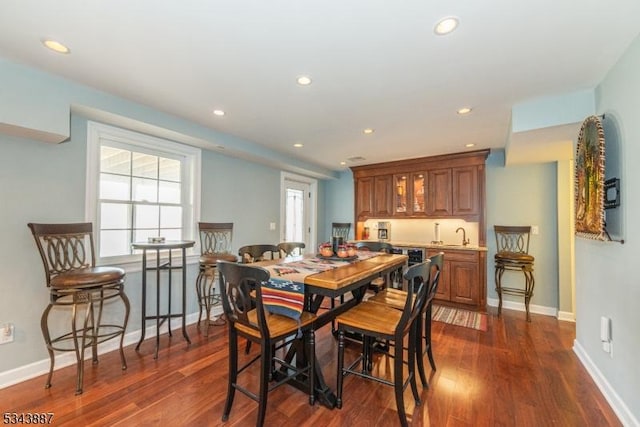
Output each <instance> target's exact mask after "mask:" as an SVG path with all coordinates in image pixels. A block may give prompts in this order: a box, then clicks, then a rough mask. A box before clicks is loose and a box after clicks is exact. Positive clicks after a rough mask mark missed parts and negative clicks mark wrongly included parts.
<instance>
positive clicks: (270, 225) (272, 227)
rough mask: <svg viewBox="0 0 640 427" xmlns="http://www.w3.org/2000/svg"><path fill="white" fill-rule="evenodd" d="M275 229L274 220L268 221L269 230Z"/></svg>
mask: <svg viewBox="0 0 640 427" xmlns="http://www.w3.org/2000/svg"><path fill="white" fill-rule="evenodd" d="M275 229H276V223H275V222H270V223H269V230H271V231H273V230H275Z"/></svg>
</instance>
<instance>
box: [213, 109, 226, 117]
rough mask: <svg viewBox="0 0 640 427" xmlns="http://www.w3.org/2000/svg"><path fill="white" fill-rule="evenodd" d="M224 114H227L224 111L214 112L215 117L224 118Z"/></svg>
mask: <svg viewBox="0 0 640 427" xmlns="http://www.w3.org/2000/svg"><path fill="white" fill-rule="evenodd" d="M224 114H225V113H224V111H223V110H213V115H214V116H220V117H222V116H224Z"/></svg>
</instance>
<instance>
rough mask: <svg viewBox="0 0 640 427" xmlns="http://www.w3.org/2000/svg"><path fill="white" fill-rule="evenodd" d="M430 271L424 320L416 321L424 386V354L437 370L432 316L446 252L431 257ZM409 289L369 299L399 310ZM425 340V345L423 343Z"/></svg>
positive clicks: (418, 357)
mask: <svg viewBox="0 0 640 427" xmlns="http://www.w3.org/2000/svg"><path fill="white" fill-rule="evenodd" d="M429 261H430V262H431V264H430V269H431V271H430V273H429V282H430V283H429V292H428V294H427V300H426V302H425V304H424V312H423V314H422V317H423V319H424V322H416V327H417V331H416V339H417V340H418V341H417V342H416V347H415V351H416V362H417V366H418V373H419V374H420V381H421V382H422V386H423V387H428V386H429V383H428V382H427V377H426V375H425V370H424V355H425V353H426V354H427V357H428V358H429V364H430V365H431V369H433V370H434V371H435V370H436V363H435V360H434V358H433V345H432V341H431V317H432V311H433V299H434V298H435V295H436V292H437V291H438V283H439V282H440V275H441V273H442V268H443V265H444V252H440V253H438V254H436V255H433V256H431V257H429ZM407 295H408V293H407V291H404V290H401V289H393V288H387V289H385V290H384V291H382V292H380V293H378V294H377V295H374V296H373V297H371V298H369V299H368V301H370V302H373V303H379V304H384V305H387V306H389V307H393V308H395V309H397V310H403V309H404V305H405V302H406V299H407ZM423 340H424V341H423ZM423 342H424V347H423V345H422V343H423Z"/></svg>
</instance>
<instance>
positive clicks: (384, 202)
mask: <svg viewBox="0 0 640 427" xmlns="http://www.w3.org/2000/svg"><path fill="white" fill-rule="evenodd" d="M373 183H374V200H373V213H374V215H375V216H377V217H379V218H382V217H389V216H391V215H392V214H393V209H392V207H391V205H392V199H393V196H392V177H391V175H380V176H376V177H374V179H373Z"/></svg>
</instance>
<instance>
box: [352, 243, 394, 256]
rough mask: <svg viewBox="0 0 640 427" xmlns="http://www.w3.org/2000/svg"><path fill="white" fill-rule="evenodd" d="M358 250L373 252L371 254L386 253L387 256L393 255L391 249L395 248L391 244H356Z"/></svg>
mask: <svg viewBox="0 0 640 427" xmlns="http://www.w3.org/2000/svg"><path fill="white" fill-rule="evenodd" d="M356 248H357V249H358V250H360V251H371V252H384V253H387V254H390V253H391V249H393V246H392V245H391V243H387V242H375V241H372V242H358V243H356Z"/></svg>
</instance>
